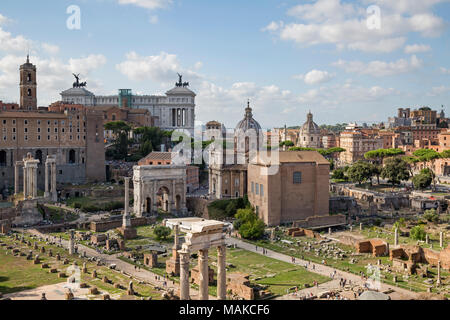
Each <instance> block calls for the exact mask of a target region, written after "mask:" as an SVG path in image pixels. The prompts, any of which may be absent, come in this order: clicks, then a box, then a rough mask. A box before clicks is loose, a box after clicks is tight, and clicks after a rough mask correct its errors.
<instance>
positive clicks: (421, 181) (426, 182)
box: [412, 168, 433, 190]
mask: <svg viewBox="0 0 450 320" xmlns="http://www.w3.org/2000/svg"><path fill="white" fill-rule="evenodd" d="M432 181H433V172H431V170H429V169H427V168H425V169H423V170H421V171H420V173H419V174H416V175H415V176H414V177H413V179H412V182H413V185H414V188H415V189H420V190H424V189H426V188H428V187H429V186H430V185H431V183H432Z"/></svg>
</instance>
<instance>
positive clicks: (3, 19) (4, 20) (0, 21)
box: [0, 13, 11, 25]
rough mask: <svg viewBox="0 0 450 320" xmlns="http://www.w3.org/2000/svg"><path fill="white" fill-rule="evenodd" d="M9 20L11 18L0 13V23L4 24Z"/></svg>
mask: <svg viewBox="0 0 450 320" xmlns="http://www.w3.org/2000/svg"><path fill="white" fill-rule="evenodd" d="M9 22H11V19H9V18H8V17H5V16H4V15H2V14H1V13H0V25H4V24H7V23H9Z"/></svg>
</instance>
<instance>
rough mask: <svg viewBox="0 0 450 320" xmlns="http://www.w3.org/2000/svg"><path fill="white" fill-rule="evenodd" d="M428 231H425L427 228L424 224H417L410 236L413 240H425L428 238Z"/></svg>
mask: <svg viewBox="0 0 450 320" xmlns="http://www.w3.org/2000/svg"><path fill="white" fill-rule="evenodd" d="M426 235H427V234H426V232H425V228H424V227H423V225H418V226H415V227H413V228H412V229H411V231H410V232H409V237H410V238H411V239H413V240H422V241H423V240H425V238H426Z"/></svg>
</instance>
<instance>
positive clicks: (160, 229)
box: [153, 226, 172, 240]
mask: <svg viewBox="0 0 450 320" xmlns="http://www.w3.org/2000/svg"><path fill="white" fill-rule="evenodd" d="M153 233H154V234H155V237H156V239H157V240H166V239H167V238H168V237H169V236H170V234H171V233H172V230H171V229H170V228H168V227H164V226H157V227H156V228H155V230H153Z"/></svg>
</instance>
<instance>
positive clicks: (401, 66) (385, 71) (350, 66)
mask: <svg viewBox="0 0 450 320" xmlns="http://www.w3.org/2000/svg"><path fill="white" fill-rule="evenodd" d="M332 65H333V66H335V67H338V68H341V69H343V70H345V72H347V73H358V74H364V75H371V76H374V77H383V76H392V75H397V74H402V73H408V72H412V71H414V70H416V69H418V68H420V67H421V66H422V61H421V60H419V59H418V58H417V57H416V56H415V55H413V56H412V57H411V59H410V60H409V61H408V60H405V59H399V60H397V61H394V62H385V61H378V60H376V61H371V62H369V63H364V62H361V61H345V60H339V61H337V62H334V63H333V64H332Z"/></svg>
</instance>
